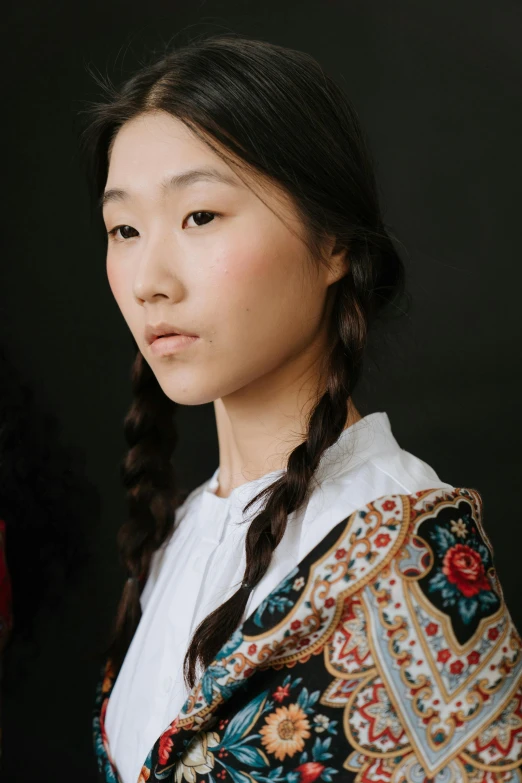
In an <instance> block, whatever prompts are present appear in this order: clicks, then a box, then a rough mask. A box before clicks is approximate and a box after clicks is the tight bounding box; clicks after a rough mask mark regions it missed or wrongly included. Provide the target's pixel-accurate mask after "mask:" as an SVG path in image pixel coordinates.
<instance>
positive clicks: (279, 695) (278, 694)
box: [272, 684, 290, 702]
mask: <svg viewBox="0 0 522 783" xmlns="http://www.w3.org/2000/svg"><path fill="white" fill-rule="evenodd" d="M272 696H273V697H274V699H275V700H276V701H278V702H282V701H283V699H285V698H286V697H287V696H290V685H288V684H287V685H285V687H284V688H283V687H282V686H281V685H278V686H277V690H276V691H274V693H273V694H272Z"/></svg>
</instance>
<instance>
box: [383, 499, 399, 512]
mask: <svg viewBox="0 0 522 783" xmlns="http://www.w3.org/2000/svg"><path fill="white" fill-rule="evenodd" d="M395 506H396V503H395V501H394V500H386V501H385V502H384V503H383V504H382V507H383V509H384V510H385V511H391V510H392V509H394V508H395Z"/></svg>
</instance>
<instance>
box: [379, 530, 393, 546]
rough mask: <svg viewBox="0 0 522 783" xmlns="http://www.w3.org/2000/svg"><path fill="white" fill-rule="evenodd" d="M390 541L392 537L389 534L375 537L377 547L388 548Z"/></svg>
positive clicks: (380, 534)
mask: <svg viewBox="0 0 522 783" xmlns="http://www.w3.org/2000/svg"><path fill="white" fill-rule="evenodd" d="M390 541H391V537H390V536H389V535H388V533H379V535H378V536H376V537H375V546H378V547H381V546H388V544H389V543H390Z"/></svg>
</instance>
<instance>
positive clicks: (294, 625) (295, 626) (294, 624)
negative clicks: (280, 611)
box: [290, 620, 301, 631]
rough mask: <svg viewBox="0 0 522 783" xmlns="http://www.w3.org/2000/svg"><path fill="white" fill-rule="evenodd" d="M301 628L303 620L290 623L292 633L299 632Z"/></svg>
mask: <svg viewBox="0 0 522 783" xmlns="http://www.w3.org/2000/svg"><path fill="white" fill-rule="evenodd" d="M300 627H301V620H294V621H293V622H292V623H290V628H291V629H292V631H297V630H299V628H300Z"/></svg>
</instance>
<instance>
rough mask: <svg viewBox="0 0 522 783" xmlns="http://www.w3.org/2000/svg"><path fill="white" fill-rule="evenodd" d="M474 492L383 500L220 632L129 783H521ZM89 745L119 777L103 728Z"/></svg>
mask: <svg viewBox="0 0 522 783" xmlns="http://www.w3.org/2000/svg"><path fill="white" fill-rule="evenodd" d="M482 513H483V501H482V498H481V496H480V494H479V493H478V491H477V490H475V489H468V488H455V489H447V488H436V489H427V490H423V491H419V492H416V493H412V494H389V495H384V496H382V497H380V498H377V499H376V500H373V501H372V502H370V503H368V504H367V505H365V506H364V507H363V508H360V509H359V510H357V511H354V512H353V513H352V514H350V516H348V517H347V518H346V519H344V520H342V521H341V522H339V523H338V524H337V525H336V526H335V527H334V528H332V530H331V531H330V532H329V533H328V534H327V535H326V536H325V537H324V538H323V539H322V540H321V541H320V542H319V544H317V546H315V547H314V549H312V550H311V551H310V552H309V554H308V555H307V556H306V557H305V558H303V560H302V561H301V562H300V563H299V564H298V565H297V566H296V567H295V568H294V569H293V570H292V571H290V573H289V574H288V575H287V576H286V577H285V578H284V579H283V580H282V581H281V582H280V583H279V584H278V585H277V586H276V587H275V588H274V590H272V592H271V593H270V594H269V595H268V596H267V597H266V598H265V600H264V601H262V603H261V604H260V605H259V606H258V608H257V609H256V610H255V611H253V612H252V613H251V614H250V615H249V616H248V617H247V619H246V620H245V621H244V622H243V623H242V624H241V625H240V626H239V627H238V628H237V630H236V631H235V632H234V633H233V634H232V636H231V637H230V638H229V640H228V641H227V643H226V644H225V645H224V646H223V647H222V648H221V650H220V651H219V653H218V654H217V656H216V658H215V659H214V660H213V661H212V663H211V664H210V665H209V666H208V667H207V668H206V669H205V671H204V672H203V675H202V676H201V678H200V679H199V681H198V682H197V683H196V684H195V686H194V687H193V688H192V690H191V691H190V693H189V695H188V698H187V700H186V702H185V704H184V705H183V707H182V709H181V712H180V713H179V714H178V715H176V716H173V720H172V722H171V723H170V725H168V726H167V727H166V728H165V730H164V732H163V733H162V734H161V736H160V737H158V738H157V740H156V743H155V744H154V747H153V748H151V750H150V752H149V754H148V756H147V758H146V759H144V761H143V767H142V770H141V773H140V776H139V780H138V781H136V783H145V781H149V783H155V782H156V781H159V780H161V781H169V783H170V781H172V782H173V783H174V781H175V783H185V781H187V782H188V783H199V782H201V783H203V781H205V783H221V781H223V783H312V781H324V783H351V782H353V783H426V782H427V781H434V783H435V782H436V783H500V782H501V781H502V783H521V781H522V655H521V651H522V641H521V638H520V636H519V634H518V632H517V630H516V628H515V627H514V625H513V622H512V620H511V617H510V615H509V612H508V609H507V607H506V605H505V603H504V599H503V595H502V590H501V586H500V584H499V582H498V579H497V577H496V574H495V570H494V566H493V553H492V549H491V544H490V542H489V540H488V538H487V536H486V534H485V532H484V529H483V524H482ZM113 684H114V678H113V675H112V671H111V664H110V661H108V662H107V664H106V666H105V667H104V670H103V673H102V677H101V679H100V682H99V685H98V690H97V698H96V707H95V715H94V744H95V750H96V754H97V758H98V767H99V770H100V780H102V781H103V783H115V782H118V781H120V778H119V776H118V772H117V770H116V768H115V766H114V764H113V762H112V760H111V757H110V748H109V745H108V741H107V735H106V733H105V730H104V716H105V712H106V709H107V704H108V700H109V697H110V693H111V689H112V687H113Z"/></svg>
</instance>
